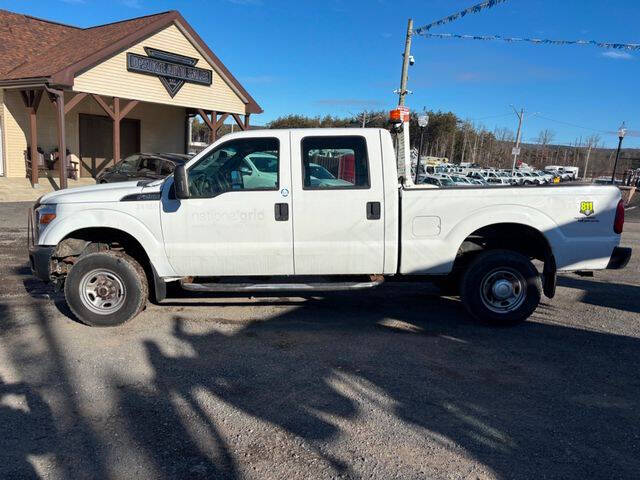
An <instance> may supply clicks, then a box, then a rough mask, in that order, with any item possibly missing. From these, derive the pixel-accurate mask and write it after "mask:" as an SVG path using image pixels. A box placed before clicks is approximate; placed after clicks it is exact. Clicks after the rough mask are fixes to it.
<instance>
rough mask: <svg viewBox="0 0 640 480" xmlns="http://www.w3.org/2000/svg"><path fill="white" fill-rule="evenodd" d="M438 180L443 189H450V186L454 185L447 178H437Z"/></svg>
mask: <svg viewBox="0 0 640 480" xmlns="http://www.w3.org/2000/svg"><path fill="white" fill-rule="evenodd" d="M438 180H440V183H441V184H442V186H444V187H450V186H452V185H454V183H453V182H452V181H451V180H449V179H448V178H439V179H438Z"/></svg>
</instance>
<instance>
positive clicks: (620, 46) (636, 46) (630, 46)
mask: <svg viewBox="0 0 640 480" xmlns="http://www.w3.org/2000/svg"><path fill="white" fill-rule="evenodd" d="M420 35H422V36H423V37H426V38H458V39H464V40H501V41H503V42H528V43H535V44H539V45H543V44H545V45H587V46H594V47H600V48H609V49H616V50H640V43H610V42H597V41H595V40H550V39H547V38H521V37H503V36H502V35H461V34H458V33H421V34H420Z"/></svg>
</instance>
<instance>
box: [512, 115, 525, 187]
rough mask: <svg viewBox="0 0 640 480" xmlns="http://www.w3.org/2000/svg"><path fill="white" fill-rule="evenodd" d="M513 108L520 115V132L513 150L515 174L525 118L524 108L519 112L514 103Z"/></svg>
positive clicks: (513, 169)
mask: <svg viewBox="0 0 640 480" xmlns="http://www.w3.org/2000/svg"><path fill="white" fill-rule="evenodd" d="M511 108H513V111H514V112H516V115H517V116H518V133H517V134H516V146H515V149H514V150H513V166H512V167H511V174H512V175H513V172H514V171H515V169H516V162H517V161H518V153H519V150H520V138H521V135H522V120H523V119H524V108H522V109H520V112H519V113H518V111H517V110H516V109H515V107H514V106H513V105H511Z"/></svg>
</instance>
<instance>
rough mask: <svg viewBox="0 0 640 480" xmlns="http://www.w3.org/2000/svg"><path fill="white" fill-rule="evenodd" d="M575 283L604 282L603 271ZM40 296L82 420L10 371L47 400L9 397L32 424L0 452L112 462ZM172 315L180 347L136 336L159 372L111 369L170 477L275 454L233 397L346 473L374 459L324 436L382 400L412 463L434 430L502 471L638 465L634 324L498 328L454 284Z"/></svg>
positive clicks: (227, 469) (8, 412) (126, 411)
mask: <svg viewBox="0 0 640 480" xmlns="http://www.w3.org/2000/svg"><path fill="white" fill-rule="evenodd" d="M561 281H563V282H566V281H567V280H561ZM571 281H572V282H573V280H571ZM583 281H584V280H578V282H583ZM567 286H572V287H575V288H585V289H587V287H588V290H589V291H590V292H593V291H595V292H596V293H594V295H599V293H597V292H598V290H597V286H592V285H584V284H579V285H578V284H576V283H575V282H574V283H572V284H571V285H567ZM27 288H29V287H28V286H27ZM634 288H636V289H637V288H638V287H634ZM630 293H631V294H634V293H636V294H637V292H636V291H633V292H630ZM594 301H597V302H599V303H601V302H602V301H607V300H606V299H605V298H604V297H603V298H600V297H597V298H594ZM615 301H616V300H615V297H612V298H611V299H609V300H608V302H609V304H615ZM283 302H284V300H283ZM172 303H173V304H174V305H180V303H181V301H180V300H176V301H173V302H172ZM188 305H189V304H186V303H185V306H188ZM225 305H228V304H226V303H225ZM200 306H201V308H211V314H212V315H215V311H216V309H215V308H214V307H216V306H218V303H217V302H216V301H215V300H213V301H204V300H203V301H202V302H201V305H200ZM30 308H32V309H33V314H34V316H35V318H37V319H38V320H37V328H38V329H39V331H40V332H41V335H43V336H44V338H45V339H46V342H47V345H48V348H47V353H46V354H44V355H41V356H40V357H39V358H40V360H41V361H48V362H52V365H53V366H52V367H51V369H50V370H49V371H47V372H45V373H46V374H49V375H52V376H53V375H55V382H56V384H60V385H61V386H62V393H63V395H64V396H65V402H66V407H65V409H64V412H65V413H64V415H66V416H67V417H66V418H64V419H62V420H63V422H62V423H64V424H66V425H72V427H71V428H68V430H62V429H60V428H59V427H58V428H57V429H52V428H50V427H42V425H45V426H46V425H49V424H52V423H53V420H51V419H50V417H51V415H50V414H49V413H48V411H47V408H46V407H45V406H44V405H43V402H42V401H40V400H36V399H38V391H37V390H38V387H39V386H38V385H32V386H31V387H28V386H25V385H13V386H11V385H9V386H6V388H8V389H11V388H13V389H30V392H29V398H30V400H29V402H30V405H35V407H34V408H32V409H31V412H33V413H32V414H33V415H34V417H33V419H31V420H28V419H26V418H23V416H22V414H21V413H19V412H16V411H15V409H13V408H11V407H7V408H4V407H3V408H2V409H1V410H0V426H1V428H2V431H7V428H11V429H13V430H14V431H15V429H17V428H20V427H19V425H24V427H23V430H25V434H14V435H13V436H11V440H6V437H5V440H4V441H2V442H0V451H1V452H2V455H3V456H4V455H9V456H10V458H13V459H14V461H13V462H11V463H9V465H8V466H7V464H6V463H2V464H0V476H6V475H7V474H9V473H11V472H16V469H18V470H20V469H24V472H27V473H31V471H30V470H28V468H29V467H28V457H29V455H30V454H31V453H34V452H47V451H50V452H52V453H53V454H54V455H55V456H56V457H57V458H58V460H59V462H60V463H61V464H62V465H63V466H64V465H67V469H66V476H68V477H69V478H73V477H79V478H80V477H86V476H99V477H102V478H105V477H107V476H108V474H107V472H108V468H107V467H106V466H105V465H106V464H107V463H108V460H107V458H106V457H107V453H106V452H108V451H109V449H110V448H114V445H105V444H103V443H101V442H100V441H99V440H98V439H97V435H96V433H97V432H99V431H100V430H101V429H103V428H105V422H108V420H105V419H104V418H103V419H96V418H88V417H86V416H84V415H83V414H82V413H81V409H80V406H79V404H78V400H77V395H76V394H75V393H74V392H75V390H76V388H77V387H76V386H75V385H73V382H72V381H71V380H70V379H69V377H68V376H67V374H66V371H67V370H66V365H65V360H64V355H62V353H61V350H62V349H63V346H61V345H60V344H59V342H66V341H75V342H78V341H83V340H82V338H76V339H73V340H71V339H56V338H55V336H53V335H51V323H52V322H56V321H60V319H59V318H51V315H50V314H47V313H46V312H45V310H43V309H42V308H40V307H39V306H38V303H35V304H33V305H32V306H31V307H30ZM541 308H542V311H544V310H545V309H550V308H552V307H549V306H546V305H543V306H542V307H541ZM614 308H616V307H615V306H614ZM618 308H622V309H629V308H631V306H630V305H629V304H624V305H623V306H622V307H618ZM636 308H637V305H636ZM631 311H637V310H631ZM5 313H6V312H5ZM167 321H170V322H171V324H172V334H171V337H170V338H169V339H167V342H169V341H170V342H174V343H179V344H180V345H183V346H185V347H188V348H185V350H188V352H189V353H188V354H181V353H175V352H174V353H173V354H171V355H170V354H167V353H165V352H166V349H165V348H164V347H165V343H166V342H164V341H162V342H159V341H152V340H149V339H147V340H144V341H143V342H142V344H141V345H140V348H142V349H144V352H145V356H146V359H147V361H148V363H149V365H150V367H151V370H152V377H151V380H148V379H136V380H135V381H131V379H130V377H129V376H128V375H126V370H127V365H126V364H125V365H123V366H122V371H114V372H113V376H112V377H111V379H110V380H109V382H110V384H108V385H107V386H106V388H107V390H108V394H109V395H112V396H113V397H115V402H116V405H117V411H116V412H108V413H105V416H107V417H108V416H110V415H114V416H116V417H117V418H118V419H119V421H121V422H122V423H121V424H120V425H124V427H118V428H124V429H126V431H122V432H120V433H121V435H123V436H127V437H129V438H132V439H133V440H134V442H135V445H136V449H137V451H136V452H135V454H136V455H140V456H141V457H144V458H145V459H149V460H150V461H151V462H152V463H153V465H154V468H155V470H156V472H158V475H159V476H161V477H163V478H238V477H240V472H241V470H242V466H243V462H245V463H246V462H248V461H251V458H253V459H256V458H258V459H262V460H265V459H266V460H267V461H269V459H270V455H271V445H270V444H269V443H268V442H267V443H264V442H263V441H264V439H265V437H258V438H259V440H258V441H257V443H256V444H255V445H254V446H253V447H252V451H251V452H250V455H249V457H247V456H246V455H243V456H242V457H241V456H240V455H239V452H238V451H237V449H236V446H235V445H234V443H233V441H232V440H230V439H229V438H228V437H227V436H226V435H225V434H224V432H223V429H224V426H223V422H222V417H221V416H220V415H222V413H217V412H220V411H221V410H220V408H221V406H224V407H225V408H231V409H233V410H235V411H237V412H240V413H241V415H240V416H239V417H236V418H238V420H237V421H246V420H247V419H251V418H253V419H257V420H258V421H260V422H265V423H267V424H270V425H274V426H277V427H279V428H280V429H282V430H284V431H286V432H287V433H289V434H291V435H294V436H296V437H298V438H300V439H302V440H303V441H305V442H306V443H307V444H308V445H310V446H311V448H312V449H314V451H315V453H316V455H318V456H320V457H322V458H323V459H324V460H325V461H326V462H327V463H328V464H330V465H331V468H332V469H333V471H334V472H335V474H343V475H345V476H347V477H358V476H360V474H361V473H362V472H360V471H359V470H358V467H357V466H356V465H357V462H356V459H355V455H361V453H360V452H358V453H355V452H356V451H357V450H359V449H360V448H361V445H356V446H354V449H353V450H351V449H344V450H342V449H340V450H338V451H336V450H333V449H332V448H328V445H330V444H331V443H332V442H334V441H336V440H337V439H338V438H344V437H345V436H346V437H348V436H349V434H350V432H349V431H345V428H346V427H344V426H345V425H350V424H352V423H355V422H356V421H357V420H358V419H360V418H363V416H365V415H367V410H370V409H371V408H373V409H382V410H386V412H387V414H389V415H391V416H392V417H393V418H394V419H395V421H397V429H398V431H397V432H396V434H398V435H402V432H403V431H404V429H405V428H408V427H407V426H410V427H411V428H413V429H414V431H415V430H416V429H417V431H418V432H419V434H418V435H419V437H418V438H419V440H420V442H419V443H420V444H419V445H416V450H415V451H414V452H413V453H410V454H409V455H410V456H412V458H409V457H408V456H407V455H408V454H407V453H406V450H403V451H397V452H396V451H394V448H396V447H397V445H398V442H400V440H398V439H395V438H394V437H393V436H391V437H389V436H388V435H389V432H388V431H382V430H381V429H380V427H379V425H376V424H371V425H368V427H370V436H371V439H372V441H373V442H376V443H382V444H386V448H388V449H390V450H391V453H392V454H393V455H395V456H396V459H397V461H398V462H399V463H400V464H405V465H415V464H420V463H424V464H428V463H429V462H428V460H429V459H428V458H427V456H428V455H429V451H430V450H429V448H428V444H429V442H432V441H433V438H435V437H437V438H446V439H447V440H448V441H450V442H451V443H454V444H457V445H458V446H460V447H462V448H463V449H464V450H465V451H466V452H467V453H468V455H470V456H471V457H473V458H474V459H475V460H477V461H478V462H480V463H481V464H483V465H485V466H487V467H488V468H489V469H491V470H492V471H493V472H494V473H495V475H496V476H497V477H501V478H510V479H514V478H522V479H530V478H633V477H635V476H636V475H637V472H638V471H639V469H640V456H639V455H638V451H639V450H638V449H639V446H640V438H639V434H638V432H640V414H639V413H638V412H639V411H640V410H639V409H640V404H639V403H640V374H639V370H638V369H637V368H636V365H637V361H638V358H639V357H640V342H639V341H638V339H635V338H630V337H623V336H616V335H610V334H603V333H597V332H593V331H587V330H580V329H574V328H567V327H562V326H556V325H548V324H543V323H536V322H527V323H525V324H523V325H520V326H517V327H514V328H501V329H495V328H489V327H485V326H481V325H477V324H475V323H472V322H471V321H470V320H469V319H468V317H467V316H466V315H465V313H464V312H463V309H462V308H461V306H460V304H459V302H457V301H456V300H454V299H447V298H438V297H435V296H433V295H428V294H425V293H424V291H421V290H420V289H419V288H416V287H412V288H411V289H409V290H408V291H407V290H402V289H397V288H390V289H382V290H380V291H378V292H361V293H357V294H351V295H334V296H327V297H323V298H312V299H308V300H307V301H306V302H301V303H299V305H297V306H296V307H294V308H292V309H288V311H287V312H286V313H283V314H281V315H279V316H276V317H274V318H272V319H270V320H260V321H254V322H248V323H244V324H242V323H238V324H237V326H238V328H237V329H234V330H233V333H229V332H228V331H222V330H219V329H212V330H211V329H210V330H209V331H207V333H193V330H194V329H193V328H192V327H193V326H194V323H198V322H195V321H193V320H189V319H186V318H183V317H181V316H179V315H178V316H176V315H173V316H171V317H168V318H167ZM211 323H212V324H214V325H215V323H216V321H215V320H214V321H212V322H211ZM16 328H17V327H16ZM139 328H145V327H144V325H143V324H142V323H140V324H139ZM93 332H96V330H89V332H88V333H89V334H91V333H93ZM97 332H99V331H97ZM123 341H124V340H123ZM10 355H11V357H12V359H13V361H14V362H16V361H19V360H21V359H23V360H25V355H24V354H22V353H21V352H18V351H12V352H10ZM26 360H28V361H35V359H34V358H26ZM48 381H51V382H53V381H54V380H52V379H49V380H48ZM3 388H5V387H3ZM7 391H10V390H7ZM27 391H29V390H25V392H27ZM4 392H5V391H4V390H0V394H3V395H4ZM350 392H351V393H350ZM354 392H355V393H354ZM381 398H383V399H384V401H381ZM205 399H208V400H205ZM29 422H31V423H29ZM59 423H60V419H58V424H59ZM37 425H40V426H39V427H38V426H37ZM111 428H113V427H111ZM36 430H37V431H39V432H42V437H38V438H37V439H36V440H34V437H33V434H32V433H29V432H34V431H36ZM116 433H117V432H116ZM67 435H69V437H67ZM261 442H262V443H261ZM76 445H80V448H79V449H78V450H74V446H76ZM245 454H246V452H245ZM414 455H418V456H424V457H423V458H413V456H414ZM272 461H273V459H272ZM75 462H81V463H82V465H83V467H82V468H80V469H78V467H77V466H76V465H75ZM245 466H246V465H245ZM63 471H65V470H64V469H63ZM451 473H452V475H453V476H455V475H456V472H451ZM458 473H459V472H458ZM307 474H309V475H312V474H313V472H307ZM419 474H420V473H419V471H416V472H414V475H413V476H414V477H417V476H419ZM25 476H29V475H25ZM427 476H429V475H427Z"/></svg>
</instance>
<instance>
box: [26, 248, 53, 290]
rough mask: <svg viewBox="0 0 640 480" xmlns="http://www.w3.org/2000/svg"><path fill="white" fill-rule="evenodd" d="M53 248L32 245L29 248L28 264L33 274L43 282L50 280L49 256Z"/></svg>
mask: <svg viewBox="0 0 640 480" xmlns="http://www.w3.org/2000/svg"><path fill="white" fill-rule="evenodd" d="M55 248H56V247H55V246H51V247H49V246H42V245H33V246H31V247H29V263H30V264H31V271H32V272H33V274H34V275H35V276H36V277H37V278H39V279H40V280H42V281H44V282H48V281H49V280H51V268H50V266H51V256H52V255H53V251H54V250H55Z"/></svg>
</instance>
